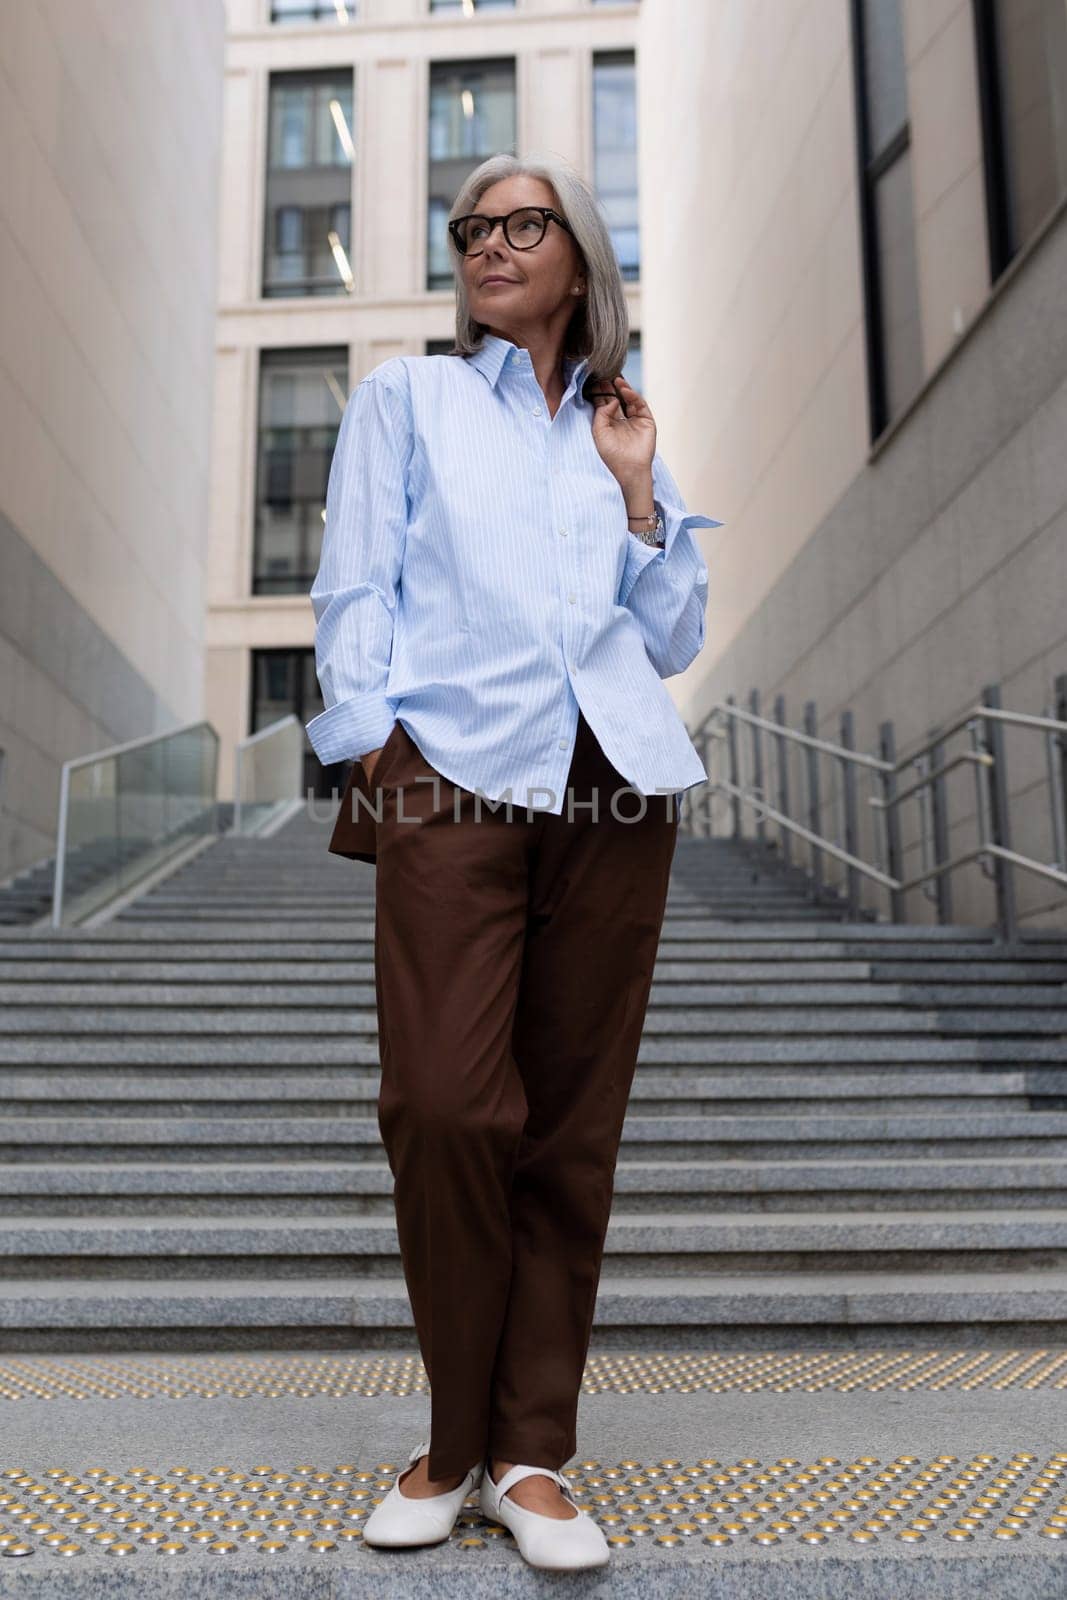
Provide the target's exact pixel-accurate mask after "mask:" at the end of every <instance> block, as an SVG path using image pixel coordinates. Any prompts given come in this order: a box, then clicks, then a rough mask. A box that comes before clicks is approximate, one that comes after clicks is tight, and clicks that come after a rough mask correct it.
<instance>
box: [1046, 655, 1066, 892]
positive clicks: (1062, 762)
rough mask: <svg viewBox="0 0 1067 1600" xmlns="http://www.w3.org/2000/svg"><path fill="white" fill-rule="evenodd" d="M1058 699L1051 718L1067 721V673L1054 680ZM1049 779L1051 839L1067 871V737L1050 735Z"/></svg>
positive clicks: (1053, 686) (1058, 860) (1057, 857)
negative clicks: (1050, 792)
mask: <svg viewBox="0 0 1067 1600" xmlns="http://www.w3.org/2000/svg"><path fill="white" fill-rule="evenodd" d="M1052 688H1053V692H1054V693H1055V696H1056V700H1055V705H1054V709H1053V712H1052V715H1053V716H1054V717H1055V718H1056V720H1057V722H1067V672H1061V673H1058V674H1057V676H1056V677H1055V678H1054V679H1053V680H1052ZM1049 780H1050V787H1051V791H1052V839H1053V848H1054V850H1055V852H1056V865H1057V866H1058V867H1059V868H1060V869H1061V871H1064V872H1067V734H1063V733H1053V732H1050V734H1049Z"/></svg>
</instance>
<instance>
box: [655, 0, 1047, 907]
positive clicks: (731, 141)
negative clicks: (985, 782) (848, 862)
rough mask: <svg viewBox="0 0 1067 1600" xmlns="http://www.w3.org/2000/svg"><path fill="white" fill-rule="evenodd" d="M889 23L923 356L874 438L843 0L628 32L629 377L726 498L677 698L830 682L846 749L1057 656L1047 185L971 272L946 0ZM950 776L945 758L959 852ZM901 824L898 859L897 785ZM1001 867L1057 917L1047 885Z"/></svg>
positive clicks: (698, 488) (1027, 761) (960, 88)
mask: <svg viewBox="0 0 1067 1600" xmlns="http://www.w3.org/2000/svg"><path fill="white" fill-rule="evenodd" d="M905 42H906V52H907V57H908V74H909V104H910V118H911V134H912V161H913V174H914V187H915V227H916V235H917V246H918V263H919V280H920V294H921V313H922V335H923V337H922V344H923V353H924V384H923V387H922V389H921V391H920V393H919V394H917V395H916V397H915V399H914V401H913V402H912V404H911V405H910V406H909V407H908V409H907V411H906V413H905V414H904V415H902V416H900V417H899V418H898V419H897V420H896V422H895V424H894V426H893V427H892V429H891V430H888V432H887V434H886V435H884V436H883V438H882V439H881V441H879V444H878V447H877V448H876V449H874V450H872V449H871V445H870V437H869V430H868V408H867V383H866V352H865V343H864V306H863V285H862V269H861V251H860V224H859V196H858V188H857V170H856V154H855V151H856V140H855V130H854V101H853V83H852V64H851V46H850V38H849V26H848V5H847V3H846V0H818V3H813V0H743V3H742V0H723V3H722V4H716V5H709V6H700V7H694V6H692V5H689V4H687V3H685V0H644V4H643V8H642V18H641V27H640V31H639V36H638V51H639V60H640V62H641V67H640V71H639V95H640V102H639V105H640V109H639V116H640V127H641V136H642V169H641V181H642V196H643V200H642V249H643V262H644V266H643V285H642V294H643V305H642V312H643V328H644V337H645V345H646V350H647V354H646V357H645V373H646V388H647V390H648V392H649V396H650V399H651V401H652V404H653V407H654V409H655V410H656V413H657V420H658V423H659V426H660V428H661V430H662V431H663V432H664V433H665V434H666V435H667V436H668V437H670V438H671V439H672V440H677V441H679V447H678V449H677V451H676V454H677V457H678V460H677V474H678V476H679V480H680V482H681V483H682V485H683V487H684V489H685V492H686V493H687V495H688V496H689V497H690V498H691V499H692V500H693V501H695V502H699V504H700V505H701V506H702V507H706V508H707V509H708V510H709V511H710V513H711V514H712V515H714V516H717V517H720V518H721V519H722V520H723V522H724V524H725V525H724V527H723V528H722V529H716V530H711V531H706V533H705V538H704V543H705V550H706V554H707V559H708V566H709V571H710V575H711V582H710V596H709V607H708V629H709V644H708V647H707V649H706V650H705V652H704V654H703V656H702V657H701V660H700V661H699V662H698V663H695V664H694V666H693V667H692V668H690V670H689V672H688V673H687V674H686V676H685V679H684V681H683V696H684V698H683V701H682V705H683V710H684V711H685V713H686V715H687V716H688V717H689V718H690V720H691V722H695V721H696V720H698V719H699V718H701V717H703V716H704V714H705V713H706V712H708V711H709V709H710V708H711V707H712V706H713V705H714V704H715V703H717V702H722V701H724V700H725V698H726V696H727V695H729V694H733V695H734V696H735V697H736V698H737V700H738V701H740V702H742V703H747V699H748V695H749V692H750V691H751V690H752V689H753V688H755V689H758V690H759V691H760V694H761V697H762V704H763V707H764V709H765V710H769V709H770V707H771V706H772V703H773V700H774V697H775V695H777V694H778V693H782V694H784V696H785V700H786V711H787V717H788V720H789V721H790V722H791V723H792V724H793V725H794V726H799V725H800V722H801V716H802V708H803V705H804V703H805V702H806V701H808V700H814V701H815V702H816V703H817V708H818V717H819V724H818V725H819V731H820V733H822V734H824V735H825V736H827V737H829V738H836V737H837V736H838V732H839V726H840V717H841V713H842V711H843V710H844V709H845V708H846V707H851V708H852V710H853V712H854V715H855V725H856V738H857V744H858V745H859V746H860V747H861V748H863V749H867V750H870V751H876V750H877V741H878V727H879V724H880V723H881V722H882V720H883V719H887V718H891V719H892V720H893V722H894V726H895V733H896V741H897V748H898V753H900V754H904V755H907V754H909V753H910V751H912V750H913V749H915V748H917V747H918V746H919V745H920V744H921V743H923V742H924V741H925V739H926V738H927V737H928V736H929V734H930V733H931V732H932V731H933V729H934V728H935V727H944V726H946V725H947V724H949V723H951V722H952V721H953V720H954V719H956V718H957V717H958V716H959V715H960V714H962V713H964V712H965V711H966V710H967V708H968V707H970V706H971V705H972V704H973V703H974V702H975V701H977V699H978V697H979V695H980V691H981V689H982V687H983V685H985V684H986V683H992V682H999V683H1000V684H1001V686H1002V693H1003V701H1004V704H1005V705H1006V706H1008V707H1012V708H1015V709H1018V710H1021V711H1026V712H1032V713H1040V712H1041V711H1042V710H1044V709H1045V708H1046V705H1049V704H1050V701H1051V690H1052V682H1053V678H1054V676H1055V675H1056V674H1057V673H1063V672H1065V671H1067V556H1065V552H1067V451H1065V450H1064V440H1065V438H1067V319H1065V318H1064V317H1063V314H1062V303H1063V285H1064V283H1067V211H1065V209H1064V208H1063V207H1061V208H1060V210H1059V211H1058V213H1057V214H1056V215H1054V216H1053V217H1052V218H1051V219H1050V221H1049V223H1048V224H1047V226H1046V228H1045V230H1044V233H1043V236H1042V237H1040V238H1037V239H1035V240H1033V241H1032V242H1031V244H1030V246H1029V248H1028V249H1026V250H1025V251H1024V252H1023V255H1022V256H1021V257H1020V258H1017V260H1016V261H1015V262H1014V263H1013V266H1012V268H1010V269H1009V271H1008V272H1007V273H1006V274H1005V275H1004V276H1003V277H1002V279H1001V280H1000V282H999V284H998V286H997V288H996V290H995V291H991V289H990V284H989V271H988V260H987V254H986V245H985V227H986V223H985V211H984V206H985V199H984V190H983V183H982V175H981V154H980V142H979V125H978V105H977V88H976V83H975V54H974V39H973V34H972V22H971V7H970V5H969V4H967V3H966V0H907V4H906V10H905ZM668 86H669V89H668ZM966 742H967V741H966V739H965V738H963V737H957V740H956V741H955V743H954V744H953V746H952V750H953V751H956V750H959V749H961V748H962V747H963V746H964V745H965V744H966ZM1008 755H1009V788H1010V792H1011V807H1012V818H1013V824H1014V845H1015V848H1017V849H1019V850H1020V851H1022V852H1023V853H1026V854H1029V855H1032V856H1034V857H1036V858H1038V859H1039V860H1043V861H1051V860H1052V855H1053V846H1052V839H1051V834H1050V826H1049V821H1048V809H1047V802H1046V798H1045V795H1046V791H1045V789H1044V781H1045V775H1046V754H1045V749H1044V745H1043V742H1042V737H1041V735H1039V734H1034V733H1017V732H1014V731H1013V732H1012V733H1010V734H1009V735H1008ZM797 770H798V771H799V769H797ZM825 781H826V783H827V784H829V781H830V774H829V769H828V768H827V770H826V774H825ZM973 790H974V785H973V778H972V775H971V772H970V770H969V769H968V770H967V771H966V772H964V773H962V774H960V775H957V776H956V777H954V778H953V780H952V782H951V786H950V793H949V802H950V807H951V815H952V818H953V820H954V826H953V829H952V834H951V847H952V851H953V853H956V852H961V851H964V850H967V849H971V848H973V845H974V842H975V839H976V832H975V819H974V792H973ZM794 792H795V789H794ZM718 814H719V815H720V816H721V817H722V818H723V821H724V822H725V811H724V810H721V811H720V812H719V813H718ZM870 818H871V808H870V806H869V805H868V804H867V803H866V800H863V802H862V807H861V820H862V821H863V823H864V833H863V839H864V853H865V854H866V855H867V857H868V858H869V859H873V845H872V841H871V827H870ZM746 831H747V832H751V831H752V823H751V820H750V821H749V823H748V826H747V829H746ZM904 838H905V843H906V846H907V854H906V860H905V873H906V874H908V873H912V874H914V873H917V872H918V871H919V870H920V862H919V847H918V839H917V833H916V814H915V810H914V808H913V807H911V808H908V809H907V810H906V811H905V812H904ZM953 888H954V904H953V907H952V915H953V918H954V920H956V921H963V922H967V921H973V922H980V923H989V922H990V921H991V920H992V916H993V902H992V898H991V895H990V892H989V886H988V882H987V880H986V879H985V878H984V877H983V876H982V875H981V874H980V872H979V871H978V869H977V868H976V867H974V866H971V867H968V868H966V869H964V870H962V871H961V872H960V873H957V874H955V875H954V877H953ZM1018 894H1019V902H1020V906H1021V908H1022V912H1023V916H1024V918H1025V920H1026V921H1028V922H1029V923H1030V924H1031V925H1033V926H1037V925H1040V924H1042V923H1045V922H1049V923H1054V924H1056V925H1059V926H1062V925H1064V923H1065V922H1067V903H1065V897H1064V895H1063V893H1062V892H1061V891H1060V890H1059V889H1058V888H1056V887H1054V886H1052V885H1049V884H1047V883H1045V882H1044V881H1042V880H1041V879H1039V878H1037V877H1034V876H1031V875H1029V874H1020V875H1019V877H1018ZM865 898H866V900H867V903H869V904H871V905H877V906H878V907H879V908H882V907H884V906H885V904H886V902H885V899H884V897H883V896H882V895H881V894H878V893H868V894H867V895H866V896H865ZM908 911H909V916H910V917H911V918H913V919H916V920H933V919H934V917H935V911H934V909H933V907H932V906H931V905H930V904H929V902H928V901H927V900H925V899H924V898H923V897H922V896H921V895H918V894H913V895H912V896H911V897H910V899H909V903H908Z"/></svg>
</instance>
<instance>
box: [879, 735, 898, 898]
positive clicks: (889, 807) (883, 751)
mask: <svg viewBox="0 0 1067 1600" xmlns="http://www.w3.org/2000/svg"><path fill="white" fill-rule="evenodd" d="M878 754H879V755H880V756H881V758H882V760H883V761H884V762H886V764H887V769H888V770H886V771H884V772H883V773H882V775H881V778H882V804H883V810H882V815H883V817H884V818H885V853H886V871H887V872H888V874H889V876H890V877H891V878H895V879H896V880H897V882H898V883H899V881H900V879H901V878H902V877H903V876H904V873H903V870H902V865H903V863H902V854H903V852H902V851H901V848H900V817H899V815H898V812H897V805H896V793H897V777H896V771H895V768H896V764H897V742H896V737H895V735H894V732H893V724H892V722H883V723H881V724H880V726H879V728H878ZM889 915H890V918H891V920H892V921H893V922H903V921H904V892H903V890H902V889H890V891H889Z"/></svg>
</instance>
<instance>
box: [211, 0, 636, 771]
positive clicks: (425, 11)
mask: <svg viewBox="0 0 1067 1600" xmlns="http://www.w3.org/2000/svg"><path fill="white" fill-rule="evenodd" d="M639 12H640V7H639V5H638V4H637V3H636V0H624V3H610V4H609V3H605V0H570V3H569V4H561V3H559V0H514V3H507V0H463V3H454V0H449V3H441V0H359V3H358V4H353V3H351V0H328V3H327V0H229V5H228V37H227V67H226V95H225V137H224V169H223V180H222V208H221V258H220V289H219V319H218V342H217V351H216V389H215V416H216V426H215V457H214V497H213V510H212V527H211V552H212V555H211V573H210V603H209V609H208V653H207V683H208V705H209V712H210V716H211V719H212V721H213V723H214V724H215V726H216V727H217V728H218V730H219V732H220V734H221V735H222V748H223V751H224V752H225V751H227V750H230V749H232V747H233V745H234V743H235V741H236V740H237V739H239V738H241V737H242V736H244V735H245V734H247V733H251V732H255V731H257V730H258V729H260V728H263V727H265V726H267V725H269V724H270V723H271V722H272V721H274V720H276V719H277V718H278V717H280V716H283V715H285V714H286V713H288V712H290V711H291V712H295V713H296V714H297V715H298V716H299V717H300V719H301V721H302V722H307V721H308V720H310V718H311V717H312V716H313V715H314V714H315V713H316V712H317V711H318V710H320V709H321V707H322V701H321V697H320V693H319V688H318V683H317V680H316V676H315V658H314V619H313V614H312V610H311V605H310V601H309V599H308V591H309V589H310V587H311V583H312V580H313V578H314V576H315V571H316V568H317V565H318V553H319V549H320V545H321V538H322V527H323V520H322V519H323V511H324V506H325V496H326V484H327V479H328V474H329V466H330V460H331V457H332V452H333V446H334V442H335V440H336V435H337V429H338V426H339V424H340V420H341V415H342V413H343V411H344V407H345V402H346V400H347V397H348V395H349V394H350V393H351V391H352V389H353V388H354V387H355V386H356V384H357V383H358V382H359V380H360V379H361V378H362V377H363V376H364V375H365V374H366V373H367V372H369V371H370V370H371V369H372V368H374V367H376V366H377V365H378V364H379V363H380V362H382V361H384V360H385V359H386V358H387V357H389V356H393V355H399V354H407V355H425V354H432V353H435V352H437V351H442V350H447V349H449V348H450V346H451V343H452V336H453V330H454V321H455V317H454V307H455V291H454V287H453V279H452V275H451V270H450V266H449V261H448V254H447V244H446V230H445V222H446V219H447V216H448V212H449V209H450V207H451V204H452V201H453V198H454V196H455V194H456V192H457V190H458V188H459V186H460V184H461V182H462V181H463V178H464V177H465V176H466V174H467V173H468V172H470V171H471V170H472V168H474V167H475V166H477V165H478V164H479V163H480V162H481V161H482V160H484V159H485V157H486V156H488V155H491V154H493V153H495V152H497V151H501V150H510V151H513V152H515V153H517V154H522V153H523V152H525V151H528V150H530V149H534V148H536V149H550V150H553V151H555V152H557V153H559V154H561V155H563V156H565V157H566V158H567V159H568V160H570V161H571V162H572V163H573V164H574V165H575V166H576V167H577V168H578V170H579V171H581V172H582V173H584V174H585V175H586V177H587V178H589V179H590V180H591V181H592V182H593V184H594V186H595V188H596V192H597V194H598V197H599V198H600V200H601V202H602V204H603V206H604V208H605V212H606V215H607V217H608V219H609V222H610V224H611V227H612V230H613V235H614V238H615V243H616V249H617V252H618V257H619V262H620V266H621V268H622V272H623V276H624V279H625V281H626V285H627V293H628V295H629V297H630V321H631V328H632V329H633V337H632V341H631V345H632V348H631V354H630V357H629V359H628V361H627V365H626V369H625V370H626V375H627V377H628V378H629V379H630V381H631V382H633V383H635V384H638V385H639V386H640V384H641V381H642V378H641V367H640V331H639V330H640V322H641V318H640V305H639V295H640V271H641V256H640V251H641V244H640V237H639V230H638V226H637V216H638V201H639V196H638V189H637V160H638V151H637V137H636V43H635V41H636V32H637V28H638V23H639ZM305 760H306V765H305V788H306V789H310V790H312V791H313V792H316V793H321V794H325V793H329V792H330V790H331V789H333V788H336V787H338V785H339V783H340V779H341V776H342V774H341V773H340V772H339V771H334V770H332V769H325V770H324V769H322V768H321V767H320V766H319V763H318V761H317V759H316V757H315V756H314V753H313V752H312V751H311V748H310V745H307V747H306V758H305ZM228 770H229V767H228V763H227V762H226V759H225V755H224V766H223V771H224V772H226V771H228Z"/></svg>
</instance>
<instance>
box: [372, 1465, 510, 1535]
mask: <svg viewBox="0 0 1067 1600" xmlns="http://www.w3.org/2000/svg"><path fill="white" fill-rule="evenodd" d="M429 1449H430V1446H429V1442H426V1443H424V1444H417V1445H416V1446H415V1448H414V1450H413V1451H412V1452H411V1454H410V1455H409V1456H408V1461H409V1462H411V1461H417V1460H418V1459H419V1457H420V1456H424V1455H426V1454H428V1452H429ZM482 1467H483V1463H482V1462H480V1461H479V1462H477V1463H476V1464H475V1465H474V1466H473V1467H472V1468H471V1470H470V1471H469V1472H468V1473H467V1476H466V1477H465V1478H464V1479H463V1482H462V1483H459V1484H457V1485H456V1487H455V1488H454V1489H448V1490H446V1491H445V1493H444V1494H431V1495H424V1496H423V1498H422V1499H419V1500H416V1499H413V1498H412V1497H411V1496H410V1495H406V1494H401V1492H400V1480H401V1478H402V1477H403V1476H404V1473H405V1472H406V1471H407V1470H408V1469H407V1467H402V1468H401V1470H400V1471H399V1472H398V1473H397V1475H396V1479H395V1481H394V1483H393V1487H392V1488H391V1489H390V1490H389V1493H388V1494H387V1495H386V1496H385V1499H384V1500H382V1502H381V1504H380V1505H377V1506H375V1508H374V1510H373V1511H372V1512H371V1514H370V1516H369V1517H368V1518H367V1520H366V1522H365V1523H364V1524H363V1543H364V1544H373V1545H381V1546H382V1547H383V1548H388V1549H393V1550H400V1549H405V1548H409V1547H411V1546H413V1545H420V1544H440V1543H441V1541H442V1540H443V1539H447V1538H448V1536H449V1534H450V1533H451V1532H452V1529H453V1528H454V1527H455V1525H456V1518H457V1517H458V1516H459V1514H460V1512H461V1511H462V1509H463V1502H464V1500H466V1498H467V1496H468V1495H469V1494H470V1493H471V1491H472V1490H473V1489H476V1488H477V1487H478V1484H479V1482H480V1480H481V1476H482Z"/></svg>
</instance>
